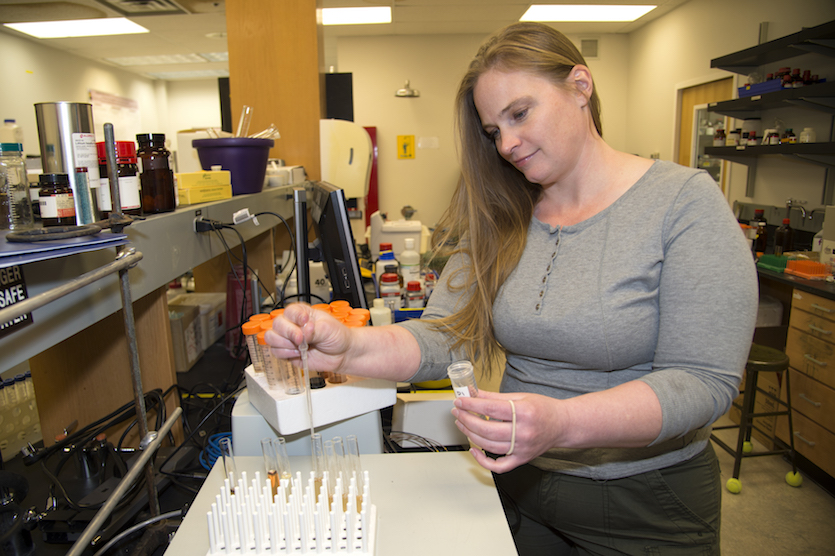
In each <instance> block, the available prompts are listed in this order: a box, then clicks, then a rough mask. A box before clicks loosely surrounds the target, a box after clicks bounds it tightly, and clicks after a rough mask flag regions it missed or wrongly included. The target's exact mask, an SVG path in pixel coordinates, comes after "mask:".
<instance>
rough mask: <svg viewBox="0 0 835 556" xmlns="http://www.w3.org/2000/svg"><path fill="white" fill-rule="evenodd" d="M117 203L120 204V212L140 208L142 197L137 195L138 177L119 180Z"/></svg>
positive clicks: (126, 177)
mask: <svg viewBox="0 0 835 556" xmlns="http://www.w3.org/2000/svg"><path fill="white" fill-rule="evenodd" d="M119 201H120V202H121V203H122V210H133V209H138V208H142V197H141V196H140V194H139V176H125V177H122V178H119Z"/></svg>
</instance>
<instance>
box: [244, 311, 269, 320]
mask: <svg viewBox="0 0 835 556" xmlns="http://www.w3.org/2000/svg"><path fill="white" fill-rule="evenodd" d="M268 318H270V315H268V314H267V313H258V314H255V315H252V316H251V317H249V320H250V321H252V322H260V321H262V320H267V319H268Z"/></svg>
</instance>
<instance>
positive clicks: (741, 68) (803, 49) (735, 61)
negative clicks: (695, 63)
mask: <svg viewBox="0 0 835 556" xmlns="http://www.w3.org/2000/svg"><path fill="white" fill-rule="evenodd" d="M812 52H813V53H817V54H823V55H824V56H832V57H835V21H830V22H828V23H824V24H822V25H817V26H815V27H808V28H806V29H803V30H802V31H798V32H797V33H793V34H791V35H786V36H785V37H781V38H779V39H775V40H773V41H768V42H765V43H763V44H758V45H757V46H752V47H751V48H746V49H745V50H740V51H738V52H734V53H733V54H728V55H726V56H721V57H719V58H714V59H713V60H711V61H710V67H712V68H719V69H723V70H725V71H730V72H732V73H738V74H741V75H748V74H750V73H752V72H754V71H757V69H758V68H759V67H760V66H762V65H765V64H770V63H774V62H779V61H781V60H788V59H789V58H794V57H795V56H801V55H803V54H809V53H812Z"/></svg>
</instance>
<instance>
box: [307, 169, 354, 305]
mask: <svg viewBox="0 0 835 556" xmlns="http://www.w3.org/2000/svg"><path fill="white" fill-rule="evenodd" d="M307 197H308V202H309V205H310V214H311V216H312V218H313V226H314V228H315V229H316V236H317V239H316V241H315V242H314V245H316V246H318V247H319V248H320V249H321V251H322V257H323V259H324V260H325V267H326V269H327V273H328V278H329V279H330V282H331V287H332V288H333V295H332V297H333V299H334V300H336V299H344V300H345V301H348V302H349V303H350V304H351V307H354V308H362V309H368V302H367V301H366V299H365V291H364V290H363V287H362V276H361V274H360V267H359V262H358V260H357V253H356V245H355V244H354V235H353V233H352V231H351V225H350V223H349V221H348V209H347V207H346V206H345V193H344V191H343V190H342V189H340V188H339V187H337V186H335V185H332V184H330V183H327V182H323V181H318V182H313V186H312V188H311V191H310V194H309V195H308V196H307ZM302 239H304V238H302Z"/></svg>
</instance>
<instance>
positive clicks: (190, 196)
mask: <svg viewBox="0 0 835 556" xmlns="http://www.w3.org/2000/svg"><path fill="white" fill-rule="evenodd" d="M177 196H178V199H179V202H180V206H181V207H182V206H186V205H196V204H198V203H208V202H209V201H222V200H224V199H231V198H232V186H231V185H212V186H205V187H191V188H189V189H180V188H178V189H177Z"/></svg>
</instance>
